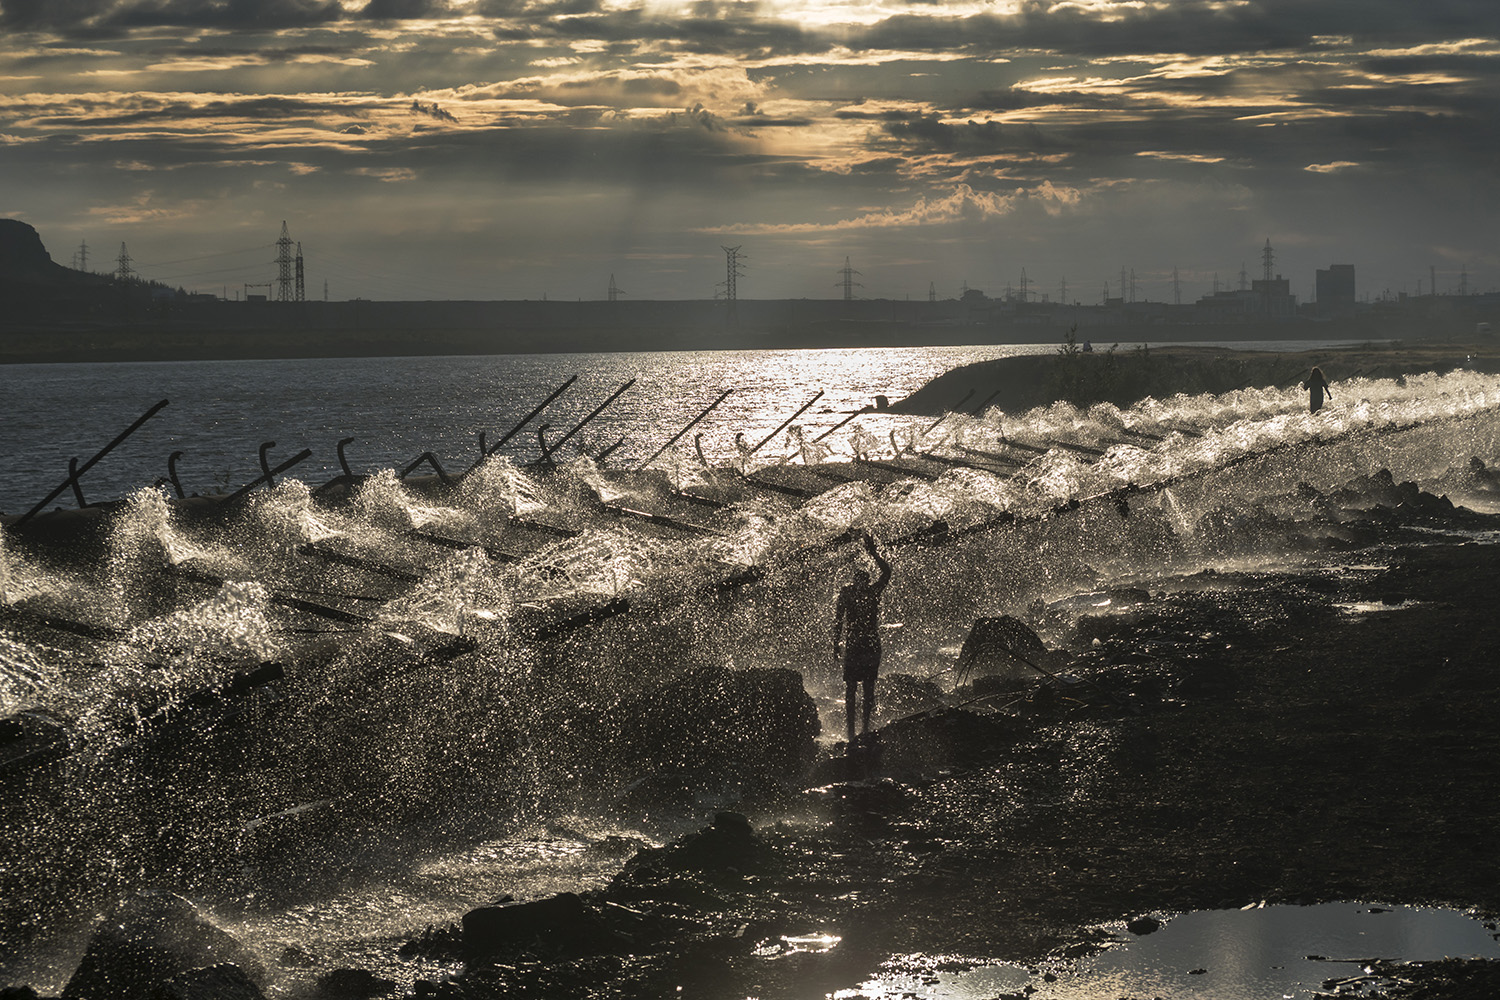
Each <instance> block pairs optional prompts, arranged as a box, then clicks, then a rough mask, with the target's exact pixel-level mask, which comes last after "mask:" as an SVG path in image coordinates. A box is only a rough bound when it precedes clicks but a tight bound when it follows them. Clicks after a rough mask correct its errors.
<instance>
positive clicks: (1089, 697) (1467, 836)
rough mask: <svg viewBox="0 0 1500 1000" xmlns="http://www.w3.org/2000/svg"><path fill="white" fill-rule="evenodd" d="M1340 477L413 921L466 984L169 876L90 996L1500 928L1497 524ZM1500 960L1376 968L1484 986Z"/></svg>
mask: <svg viewBox="0 0 1500 1000" xmlns="http://www.w3.org/2000/svg"><path fill="white" fill-rule="evenodd" d="M1475 475H1476V476H1478V477H1480V479H1481V480H1482V482H1481V483H1480V484H1479V485H1480V486H1481V487H1483V488H1485V489H1489V490H1493V489H1494V486H1495V484H1494V483H1493V482H1492V479H1493V477H1492V476H1489V474H1488V470H1485V469H1483V468H1482V467H1478V468H1476V470H1475ZM1318 502H1319V503H1321V504H1323V505H1325V506H1326V507H1327V508H1328V509H1330V510H1331V511H1334V512H1335V513H1336V515H1337V517H1336V519H1337V520H1339V521H1340V522H1341V523H1342V524H1343V525H1344V526H1345V528H1346V531H1345V532H1344V533H1343V535H1342V537H1341V538H1340V539H1337V540H1332V541H1326V540H1325V541H1324V542H1322V543H1319V544H1318V545H1317V546H1315V547H1313V548H1310V549H1306V550H1304V551H1302V552H1301V553H1300V554H1294V555H1292V556H1290V557H1288V558H1287V559H1286V560H1285V561H1283V562H1281V563H1278V564H1276V565H1265V566H1260V567H1256V568H1246V569H1243V570H1238V571H1220V572H1212V571H1206V572H1202V573H1197V574H1194V575H1191V576H1186V577H1179V578H1175V579H1165V580H1163V579H1157V580H1153V581H1152V582H1151V584H1150V586H1149V588H1145V587H1119V588H1115V589H1112V590H1109V591H1105V592H1100V593H1098V594H1090V595H1081V596H1080V597H1079V598H1078V599H1075V600H1072V601H1066V602H1058V603H1056V604H1053V605H1048V606H1038V607H1035V608H1033V609H1032V610H1031V612H1030V613H1029V615H1028V617H1029V618H1030V619H1031V620H1032V622H1033V623H1034V624H1035V625H1036V626H1037V628H1038V631H1039V632H1040V633H1041V634H1043V635H1047V636H1049V637H1051V638H1052V642H1051V645H1052V647H1053V652H1052V653H1051V654H1050V655H1049V658H1048V659H1047V660H1046V663H1047V664H1049V665H1050V666H1043V665H1042V664H1040V663H1038V664H1036V666H1037V669H1033V670H1023V671H1020V672H1019V673H1017V672H1016V671H1014V670H1012V671H1010V672H1006V673H1000V672H985V671H984V670H982V669H981V670H980V671H978V676H973V677H971V678H967V679H966V682H965V684H964V685H963V686H961V687H959V688H958V689H956V690H954V691H952V692H950V693H947V694H944V693H942V692H940V691H939V690H938V688H936V687H935V686H933V685H931V684H929V683H928V682H925V681H921V680H918V679H916V678H903V677H901V676H892V677H888V678H886V679H885V680H884V681H883V690H884V691H885V692H886V701H887V708H886V724H885V725H884V727H883V728H882V729H881V730H880V731H879V733H878V735H876V736H875V737H874V738H873V739H871V740H870V741H868V742H866V743H864V744H862V745H860V746H858V747H856V748H855V750H854V752H852V753H845V752H844V750H845V748H843V747H836V748H832V751H831V752H829V753H826V754H825V756H823V757H822V758H821V759H820V760H818V761H817V762H815V763H814V764H813V765H812V768H811V770H810V772H809V774H808V777H807V778H806V780H805V781H803V782H801V783H800V785H799V786H798V787H782V788H781V789H780V790H779V791H775V790H769V789H766V788H761V789H760V790H759V791H758V792H757V794H756V795H754V796H752V797H750V798H747V799H746V800H745V801H743V802H742V803H740V805H739V808H740V810H741V811H740V812H737V813H720V814H718V815H717V816H709V815H705V816H704V817H703V819H702V822H703V823H704V824H705V825H704V826H703V829H702V830H701V831H700V832H698V833H695V834H690V835H688V836H686V837H683V838H680V839H678V840H676V841H674V842H672V843H670V844H667V845H666V846H664V847H660V848H645V849H642V850H640V851H638V852H637V853H635V854H634V856H633V857H631V858H630V859H629V860H627V861H626V862H625V863H624V864H623V866H622V867H621V868H620V870H619V871H618V873H617V874H616V875H615V877H614V878H613V880H612V881H611V882H610V883H609V885H608V886H607V887H606V888H604V889H602V890H594V891H581V892H578V893H564V894H562V895H560V896H554V897H548V898H544V899H531V900H525V899H523V900H520V901H515V900H502V901H498V902H493V903H486V904H483V905H478V904H476V907H475V909H474V910H472V911H471V912H470V913H469V914H468V915H466V916H465V917H464V919H463V920H462V921H461V922H460V923H457V924H454V925H453V926H450V927H434V928H429V929H428V930H427V931H426V932H424V933H422V934H419V935H416V936H415V937H412V938H410V939H408V940H406V941H405V942H401V943H395V944H393V946H392V947H393V950H399V953H400V955H401V956H403V957H406V958H410V959H413V960H415V959H418V958H428V959H432V958H440V959H444V960H447V961H450V962H452V963H455V964H454V968H456V969H461V971H456V972H454V973H453V974H452V975H449V976H446V977H444V978H442V979H441V980H438V979H419V980H417V981H415V982H414V983H413V984H412V985H411V986H410V988H409V989H408V988H407V987H405V986H404V985H402V986H398V984H397V983H395V982H394V981H390V980H386V979H382V978H381V977H380V976H378V975H374V974H372V973H369V972H365V971H362V970H359V969H338V970H326V971H323V972H322V973H320V974H319V975H318V976H317V977H315V978H311V977H304V978H302V979H298V978H297V970H298V968H299V967H300V966H304V965H306V964H308V959H309V956H306V955H300V954H291V953H290V952H289V953H288V955H284V956H282V965H281V967H277V966H276V965H275V964H274V962H273V963H267V964H268V965H269V966H270V967H269V968H265V967H261V965H260V964H259V963H258V962H257V961H256V960H255V959H254V958H253V957H248V956H246V955H244V953H243V951H242V949H240V948H239V947H238V946H237V945H236V943H235V942H234V941H232V940H231V939H228V938H227V936H225V935H222V934H221V933H219V932H217V931H216V930H215V929H214V928H213V927H212V925H211V924H210V923H209V922H208V921H207V920H206V919H205V918H203V917H202V915H200V914H196V913H194V912H193V911H192V910H191V907H189V906H187V904H185V903H184V902H182V901H178V900H174V899H170V898H164V897H161V896H147V897H141V898H137V899H136V900H132V901H130V902H128V903H126V904H125V906H124V908H122V909H121V910H119V911H117V912H116V913H114V914H113V915H112V916H111V918H110V919H108V920H106V921H105V922H104V923H103V924H102V925H101V928H100V930H99V931H98V933H97V934H96V936H95V939H94V943H93V944H92V945H91V946H90V952H89V956H86V957H85V960H84V962H83V964H82V965H81V966H80V969H79V972H78V973H77V974H76V975H75V977H74V981H73V982H72V983H70V984H69V986H68V988H67V990H65V991H64V993H63V996H64V997H77V998H80V1000H82V998H87V997H100V998H102V997H105V996H113V997H125V996H131V997H134V996H140V997H174V998H176V997H181V998H188V997H193V998H198V997H215V998H229V997H234V998H244V1000H254V998H256V997H258V996H261V995H262V993H261V990H262V989H263V988H264V987H266V985H267V984H268V983H270V982H277V983H279V984H280V987H279V989H280V990H281V991H282V992H284V993H286V994H287V995H292V996H302V995H307V996H342V997H351V996H359V997H365V996H375V995H413V996H440V997H466V998H485V1000H488V998H499V997H556V996H591V997H625V996H629V997H662V996H674V995H681V996H694V997H706V998H726V1000H727V998H731V997H733V998H741V997H762V998H771V997H778V998H779V997H797V998H801V997H807V998H821V997H823V996H825V995H828V994H831V993H834V992H835V991H839V990H845V991H853V990H856V988H857V986H858V984H859V983H861V982H863V981H864V980H866V979H868V978H869V977H870V975H871V974H872V973H873V972H874V971H875V970H876V969H877V968H881V967H882V965H883V964H884V968H885V969H887V970H890V969H892V968H899V967H900V964H901V963H902V962H903V961H904V962H907V963H910V964H912V967H913V968H920V969H921V970H924V972H925V974H929V975H930V976H931V977H932V980H933V981H934V982H936V981H937V979H938V978H939V977H940V976H941V975H942V974H946V973H947V972H951V971H953V970H959V969H963V968H966V967H969V966H972V965H975V964H980V963H983V962H985V961H989V960H1005V961H1009V962H1016V963H1021V964H1023V965H1029V966H1030V967H1031V968H1033V969H1034V970H1035V977H1036V978H1035V985H1036V987H1037V988H1042V987H1044V985H1045V977H1047V976H1053V977H1066V976H1067V975H1068V974H1069V973H1068V965H1067V960H1068V959H1069V958H1070V957H1076V956H1079V955H1083V954H1086V953H1088V952H1091V951H1093V950H1095V949H1097V948H1099V947H1101V946H1103V945H1106V944H1107V943H1108V942H1109V940H1110V938H1111V937H1112V935H1111V934H1110V933H1109V932H1107V931H1105V930H1102V929H1100V928H1101V925H1104V924H1109V923H1111V922H1125V921H1135V923H1134V924H1132V927H1133V929H1135V931H1136V932H1145V931H1148V930H1150V929H1152V927H1154V926H1156V925H1158V924H1159V922H1161V921H1163V920H1170V919H1171V918H1172V916H1173V915H1174V914H1176V913H1179V912H1184V911H1191V910H1200V909H1216V908H1238V907H1242V906H1246V905H1252V904H1259V903H1262V902H1269V903H1293V904H1305V903H1314V902H1320V901H1335V900H1357V901H1380V902H1383V903H1388V904H1394V903H1405V904H1432V905H1444V906H1449V907H1456V908H1460V909H1467V910H1471V911H1473V912H1475V913H1477V914H1479V915H1481V916H1483V917H1485V918H1488V919H1489V920H1490V921H1491V923H1490V924H1489V926H1490V927H1491V929H1492V930H1493V929H1494V924H1493V921H1494V919H1495V918H1496V917H1497V916H1500V859H1497V858H1496V856H1495V853H1494V852H1493V851H1492V850H1490V849H1489V844H1488V836H1489V834H1490V832H1491V831H1493V830H1494V829H1495V828H1496V826H1497V825H1500V784H1497V783H1496V781H1495V778H1494V776H1495V774H1496V773H1497V770H1500V730H1497V728H1496V727H1495V725H1494V719H1495V717H1496V714H1497V712H1500V675H1497V673H1496V671H1495V668H1494V662H1495V655H1494V650H1495V648H1496V645H1497V643H1500V616H1496V615H1495V614H1494V609H1495V608H1496V607H1497V606H1500V558H1497V556H1500V546H1497V544H1496V541H1495V539H1496V534H1495V532H1496V528H1497V527H1500V524H1497V519H1496V517H1494V516H1486V515H1481V514H1474V513H1471V512H1468V511H1465V510H1463V509H1462V508H1454V507H1453V506H1452V505H1451V504H1449V503H1447V502H1446V501H1445V500H1444V499H1443V498H1441V497H1437V496H1433V495H1431V494H1428V493H1421V492H1419V491H1418V490H1417V489H1416V487H1414V486H1411V485H1410V484H1400V483H1395V482H1393V481H1391V480H1390V479H1389V478H1388V477H1381V476H1372V477H1367V478H1362V479H1361V480H1359V481H1357V482H1355V483H1352V484H1350V486H1349V487H1348V488H1346V489H1345V490H1343V491H1339V492H1337V493H1332V494H1329V495H1328V496H1326V497H1320V498H1318ZM1012 666H1014V665H1012ZM1022 675H1026V676H1025V679H1023V678H1022ZM1116 926H1123V923H1118V924H1116ZM809 941H814V942H820V944H818V945H817V946H816V947H809V946H807V942H809ZM918 956H925V958H923V959H922V960H921V962H920V963H919V962H918V959H917V957H918ZM1377 957H1378V956H1377ZM263 958H264V956H262V959H263ZM893 963H894V964H893ZM924 963H925V964H924ZM1497 968H1500V965H1497V964H1496V963H1492V962H1484V961H1469V962H1432V963H1427V964H1424V965H1404V966H1399V967H1390V968H1379V969H1376V970H1375V972H1376V973H1379V974H1378V975H1377V974H1372V975H1370V976H1364V977H1354V979H1356V980H1358V983H1357V985H1358V987H1359V989H1360V990H1361V992H1360V995H1362V996H1367V997H1368V996H1379V997H1388V998H1392V1000H1395V998H1416V997H1488V996H1493V995H1495V991H1496V989H1497V988H1500V973H1497ZM195 970H196V971H195ZM1208 971H1212V970H1208ZM121 977H124V978H121ZM288 983H293V984H298V983H300V985H294V986H292V987H290V988H289V987H288V986H287V984H288ZM1348 988H1349V989H1354V986H1353V985H1350V986H1349V987H1348ZM1028 992H1029V990H1028ZM4 995H5V997H6V998H7V1000H19V998H23V997H26V996H28V995H30V994H29V993H28V992H27V991H25V990H24V989H20V988H12V989H10V990H7V991H6V992H5V994H4ZM843 995H845V996H853V995H857V993H845V994H843ZM1015 995H1016V996H1021V995H1023V994H1022V993H1016V994H1015Z"/></svg>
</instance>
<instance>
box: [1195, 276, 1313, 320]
mask: <svg viewBox="0 0 1500 1000" xmlns="http://www.w3.org/2000/svg"><path fill="white" fill-rule="evenodd" d="M1197 309H1198V315H1199V317H1200V318H1201V320H1202V321H1203V322H1206V323H1247V322H1252V321H1254V322H1265V321H1267V320H1270V321H1273V322H1285V321H1287V320H1293V319H1296V318H1297V297H1296V296H1295V295H1293V294H1292V287H1291V282H1289V281H1288V280H1287V279H1285V278H1283V277H1282V276H1281V275H1279V274H1278V275H1277V276H1276V277H1274V278H1272V279H1270V280H1269V281H1267V280H1265V279H1261V278H1257V279H1256V280H1254V281H1252V282H1250V287H1249V288H1247V289H1237V290H1234V291H1226V292H1215V293H1213V294H1212V295H1205V296H1204V297H1203V298H1201V299H1199V300H1198V305H1197Z"/></svg>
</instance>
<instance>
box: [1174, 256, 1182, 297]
mask: <svg viewBox="0 0 1500 1000" xmlns="http://www.w3.org/2000/svg"><path fill="white" fill-rule="evenodd" d="M1172 304H1173V305H1175V306H1180V305H1182V282H1181V281H1180V280H1178V277H1177V265H1176V264H1173V265H1172Z"/></svg>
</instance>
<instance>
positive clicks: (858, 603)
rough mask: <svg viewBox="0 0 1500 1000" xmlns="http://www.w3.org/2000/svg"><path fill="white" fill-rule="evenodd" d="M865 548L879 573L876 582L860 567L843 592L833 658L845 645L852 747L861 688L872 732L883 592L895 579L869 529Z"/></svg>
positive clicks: (866, 724)
mask: <svg viewBox="0 0 1500 1000" xmlns="http://www.w3.org/2000/svg"><path fill="white" fill-rule="evenodd" d="M863 541H864V545H865V551H866V552H868V553H869V554H870V558H871V559H873V560H874V561H875V566H876V568H877V569H878V570H879V576H877V577H876V578H875V579H874V580H873V581H872V580H871V579H870V572H869V570H867V569H865V568H864V567H862V566H861V567H856V568H855V570H854V575H853V579H852V580H851V581H850V582H849V583H846V584H845V585H844V586H843V588H842V589H841V590H840V591H839V599H838V606H837V608H836V610H835V612H834V620H833V658H834V661H835V662H837V661H838V659H839V647H840V645H841V644H842V645H843V659H844V713H845V717H846V719H847V722H848V729H849V747H850V748H851V749H852V748H853V747H854V703H855V695H856V693H857V691H858V689H859V688H860V687H861V686H862V687H863V688H864V695H865V701H864V727H863V728H862V729H861V730H860V731H861V732H862V733H868V732H869V731H870V715H871V714H872V713H873V712H874V710H875V678H876V676H877V675H878V674H879V673H880V595H881V593H882V592H883V591H884V590H885V585H886V584H887V583H889V582H890V580H891V564H890V563H889V562H887V561H886V560H885V558H884V557H883V556H881V554H880V551H879V550H878V549H877V548H876V547H875V539H874V538H872V537H870V534H869V532H864V533H863Z"/></svg>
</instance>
